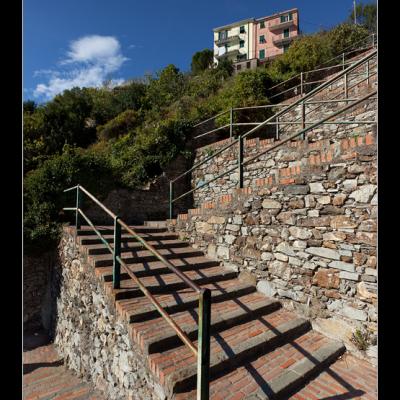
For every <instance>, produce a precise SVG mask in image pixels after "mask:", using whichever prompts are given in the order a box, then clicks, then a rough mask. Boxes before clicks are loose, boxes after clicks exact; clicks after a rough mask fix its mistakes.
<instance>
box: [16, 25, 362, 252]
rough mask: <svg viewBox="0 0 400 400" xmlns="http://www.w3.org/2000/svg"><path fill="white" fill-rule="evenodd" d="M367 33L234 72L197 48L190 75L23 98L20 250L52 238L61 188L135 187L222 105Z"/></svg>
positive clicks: (351, 29) (353, 30) (327, 38)
mask: <svg viewBox="0 0 400 400" xmlns="http://www.w3.org/2000/svg"><path fill="white" fill-rule="evenodd" d="M367 35H368V31H367V30H366V29H365V28H363V27H362V26H354V25H350V24H341V25H338V26H337V27H335V28H334V29H332V30H330V31H324V32H319V33H316V34H313V35H307V36H303V37H301V38H299V39H296V40H295V41H294V42H293V44H292V45H291V46H290V48H289V50H288V51H287V52H286V53H285V54H283V55H282V56H280V57H279V58H277V59H275V60H274V61H273V62H271V63H270V64H268V65H267V67H260V68H258V69H256V70H250V71H245V72H242V73H240V74H237V75H236V76H232V65H231V64H230V63H229V62H223V63H220V65H219V66H218V68H215V69H211V68H209V65H210V57H211V59H212V52H210V51H209V50H207V49H206V50H204V51H202V52H198V53H196V54H195V55H194V56H193V60H192V71H191V72H187V73H183V72H181V71H179V69H178V68H177V67H175V66H174V65H172V64H171V65H168V66H166V67H165V68H164V69H162V70H161V71H159V72H158V73H157V74H155V76H146V77H144V78H143V79H141V80H132V81H128V82H126V83H125V84H124V85H122V86H119V87H115V88H108V87H102V88H73V89H71V90H66V91H64V92H63V93H62V94H60V95H58V96H56V97H55V98H54V99H53V100H52V101H49V102H48V103H46V104H44V105H39V106H38V105H37V104H35V103H34V102H32V101H26V102H25V103H24V113H23V118H24V240H25V248H26V251H27V252H32V251H41V250H42V249H44V248H48V247H49V246H52V245H54V244H55V243H56V241H57V240H58V237H59V236H58V235H59V226H60V222H62V218H63V216H62V214H60V210H61V208H62V207H63V206H65V205H66V196H65V194H64V193H63V192H62V190H63V189H65V188H67V187H69V186H73V185H75V184H77V183H81V184H82V185H84V186H85V187H87V188H88V189H89V190H90V191H91V192H92V193H94V194H95V195H96V196H98V197H99V198H100V199H102V198H104V197H105V196H106V195H107V193H108V192H109V191H110V190H111V189H112V188H114V187H124V188H128V189H135V188H139V187H141V186H142V185H144V184H145V183H146V182H148V181H149V180H150V179H152V178H154V177H155V176H157V175H159V174H160V173H161V172H162V171H163V169H164V168H165V167H166V166H167V165H168V164H169V163H170V162H171V161H172V160H173V159H174V158H176V157H177V156H178V155H180V154H183V155H187V154H188V150H187V149H186V147H185V143H186V138H187V137H188V134H189V132H190V129H191V126H192V125H193V124H194V123H196V122H199V121H201V120H203V119H205V118H207V117H209V116H212V115H214V114H216V113H219V112H220V111H223V110H225V109H227V108H228V107H241V106H250V105H258V104H268V102H269V101H268V98H267V90H268V88H269V87H271V86H272V85H274V84H276V83H278V82H281V81H283V80H285V79H287V78H289V77H291V76H293V75H295V74H297V73H299V72H300V71H306V70H309V69H312V68H315V67H316V66H318V65H319V64H321V63H323V62H325V61H327V60H329V59H330V58H332V57H333V56H336V55H337V54H339V53H340V52H341V51H342V50H343V49H345V48H347V47H348V46H351V45H352V44H353V43H356V42H358V41H360V40H361V39H362V38H364V37H366V36H367ZM263 117H264V118H265V117H267V114H265V115H263ZM219 122H220V123H223V122H224V121H223V120H221V121H219ZM69 204H72V203H71V202H70V203H69Z"/></svg>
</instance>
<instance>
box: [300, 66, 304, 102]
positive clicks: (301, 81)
mask: <svg viewBox="0 0 400 400" xmlns="http://www.w3.org/2000/svg"><path fill="white" fill-rule="evenodd" d="M300 96H301V97H303V96H304V90H303V72H300Z"/></svg>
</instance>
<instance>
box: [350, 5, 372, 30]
mask: <svg viewBox="0 0 400 400" xmlns="http://www.w3.org/2000/svg"><path fill="white" fill-rule="evenodd" d="M356 19H357V24H360V25H362V26H363V27H365V28H366V29H368V31H369V32H376V4H375V3H369V4H363V3H359V4H357V5H356ZM349 22H351V23H353V22H354V9H353V10H352V11H351V14H350V16H349Z"/></svg>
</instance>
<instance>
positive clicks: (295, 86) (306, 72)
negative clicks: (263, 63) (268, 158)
mask: <svg viewBox="0 0 400 400" xmlns="http://www.w3.org/2000/svg"><path fill="white" fill-rule="evenodd" d="M370 37H372V38H373V44H372V47H374V45H375V35H374V34H372V35H369V36H367V37H366V38H364V39H362V40H360V41H358V42H356V43H355V44H358V43H361V42H362V41H364V40H366V39H368V38H370ZM355 44H352V45H351V46H348V47H347V48H350V47H352V46H354V45H355ZM347 48H345V49H344V50H346V49H347ZM370 48H371V46H369V47H361V48H357V49H353V50H351V51H349V52H347V53H345V52H343V53H341V54H339V55H337V56H335V57H333V58H331V59H330V60H328V61H325V62H324V63H322V64H320V65H319V67H320V66H322V65H324V64H327V63H328V62H330V61H333V60H335V59H337V58H339V57H342V63H341V64H336V65H331V66H328V67H322V68H319V67H318V68H316V69H313V70H309V71H305V72H301V73H300V74H297V75H294V76H292V77H291V78H288V79H287V80H285V81H283V82H280V83H278V84H276V85H274V86H271V87H270V88H269V89H268V91H269V92H270V91H271V90H272V89H274V88H276V87H279V86H281V85H284V84H285V83H287V82H289V81H291V80H293V79H300V81H301V82H300V83H299V84H298V85H294V86H292V87H290V88H288V89H285V90H283V91H281V92H279V93H275V94H273V95H272V96H269V98H270V99H273V98H275V97H278V96H280V95H282V94H285V93H288V92H291V91H292V90H296V89H297V88H301V90H300V92H301V94H302V93H303V86H306V85H311V84H315V83H320V82H324V81H325V79H322V80H318V81H313V82H305V81H304V80H303V76H304V75H306V76H307V75H308V74H311V73H314V72H319V71H324V70H328V69H334V68H338V67H342V68H343V69H344V68H345V66H348V65H352V64H353V62H345V61H344V57H345V56H346V55H348V54H351V53H354V52H356V51H361V50H367V49H370ZM268 106H269V107H282V106H284V105H283V104H271V105H268ZM261 107H266V106H251V107H239V108H230V109H229V110H225V111H222V112H220V113H219V114H216V115H214V116H212V117H210V118H207V119H206V120H204V121H201V122H199V123H197V124H195V125H193V128H195V127H198V126H200V125H202V124H205V123H206V122H209V121H211V120H213V119H216V118H218V117H220V116H222V115H224V114H227V113H228V112H230V113H231V117H230V123H229V124H227V125H224V126H223V127H219V128H217V129H213V130H211V131H208V132H206V133H202V134H200V135H197V136H195V137H194V139H198V138H200V137H204V136H206V135H207V134H211V133H213V132H216V131H217V130H221V129H225V128H227V127H228V126H229V127H230V131H231V135H230V136H232V122H233V115H232V113H233V112H234V111H237V110H241V109H256V108H261Z"/></svg>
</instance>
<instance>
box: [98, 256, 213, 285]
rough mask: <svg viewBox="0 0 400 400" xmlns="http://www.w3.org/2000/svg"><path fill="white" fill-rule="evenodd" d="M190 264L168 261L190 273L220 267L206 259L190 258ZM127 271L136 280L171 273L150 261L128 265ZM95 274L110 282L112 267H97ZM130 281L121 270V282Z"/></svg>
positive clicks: (185, 261) (155, 262) (160, 263)
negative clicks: (135, 277)
mask: <svg viewBox="0 0 400 400" xmlns="http://www.w3.org/2000/svg"><path fill="white" fill-rule="evenodd" d="M188 260H190V263H189V262H188V261H187V260H186V259H185V258H183V259H182V258H176V259H173V260H169V261H170V262H171V264H172V265H174V266H175V267H179V270H180V271H183V272H185V271H191V270H197V269H203V268H211V267H216V266H218V265H220V262H219V261H214V260H210V259H209V258H207V257H204V256H202V257H192V258H188ZM128 266H129V269H130V270H131V271H132V272H134V273H135V275H136V276H137V277H138V278H142V277H145V276H155V275H163V274H169V273H171V270H170V269H169V268H168V267H167V266H166V265H165V264H164V263H162V262H161V261H151V262H148V263H147V262H146V263H135V264H128ZM96 270H97V271H96V272H97V273H98V275H99V276H101V277H102V278H103V280H104V281H105V282H111V281H112V274H113V267H112V266H107V267H97V268H96ZM126 279H131V277H130V276H129V275H128V273H127V272H124V269H121V280H126Z"/></svg>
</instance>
